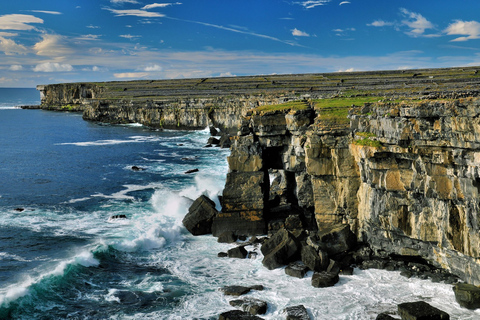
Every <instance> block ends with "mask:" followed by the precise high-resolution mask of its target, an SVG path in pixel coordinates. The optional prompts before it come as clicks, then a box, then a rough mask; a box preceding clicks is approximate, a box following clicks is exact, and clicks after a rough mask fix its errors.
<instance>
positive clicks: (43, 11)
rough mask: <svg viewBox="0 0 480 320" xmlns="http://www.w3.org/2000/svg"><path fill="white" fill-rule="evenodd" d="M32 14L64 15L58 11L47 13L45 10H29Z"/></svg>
mask: <svg viewBox="0 0 480 320" xmlns="http://www.w3.org/2000/svg"><path fill="white" fill-rule="evenodd" d="M28 11H30V12H38V13H46V14H62V13H61V12H58V11H45V10H28Z"/></svg>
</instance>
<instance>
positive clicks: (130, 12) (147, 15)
mask: <svg viewBox="0 0 480 320" xmlns="http://www.w3.org/2000/svg"><path fill="white" fill-rule="evenodd" d="M105 9H106V10H108V11H110V12H112V13H114V14H115V15H116V16H117V17H125V16H134V17H143V18H163V17H165V15H164V14H161V13H158V12H149V11H145V10H138V9H131V10H116V9H111V8H105Z"/></svg>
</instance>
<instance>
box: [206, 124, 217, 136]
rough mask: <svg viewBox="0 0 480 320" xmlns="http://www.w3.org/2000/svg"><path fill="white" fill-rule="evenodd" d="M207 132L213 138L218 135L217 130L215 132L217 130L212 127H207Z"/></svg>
mask: <svg viewBox="0 0 480 320" xmlns="http://www.w3.org/2000/svg"><path fill="white" fill-rule="evenodd" d="M208 130H209V131H210V135H211V136H213V137H214V136H216V135H218V130H217V128H215V127H214V126H209V127H208Z"/></svg>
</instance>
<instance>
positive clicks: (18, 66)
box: [8, 64, 23, 71]
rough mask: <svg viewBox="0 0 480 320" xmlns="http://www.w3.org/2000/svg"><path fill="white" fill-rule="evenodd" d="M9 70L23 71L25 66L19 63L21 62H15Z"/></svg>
mask: <svg viewBox="0 0 480 320" xmlns="http://www.w3.org/2000/svg"><path fill="white" fill-rule="evenodd" d="M8 69H9V70H11V71H21V70H23V66H21V65H19V64H14V65H11V66H10V68H8Z"/></svg>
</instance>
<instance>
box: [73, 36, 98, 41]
mask: <svg viewBox="0 0 480 320" xmlns="http://www.w3.org/2000/svg"><path fill="white" fill-rule="evenodd" d="M100 37H101V36H100V35H98V34H84V35H81V36H79V37H77V38H76V40H86V41H95V40H99V38H100Z"/></svg>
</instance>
